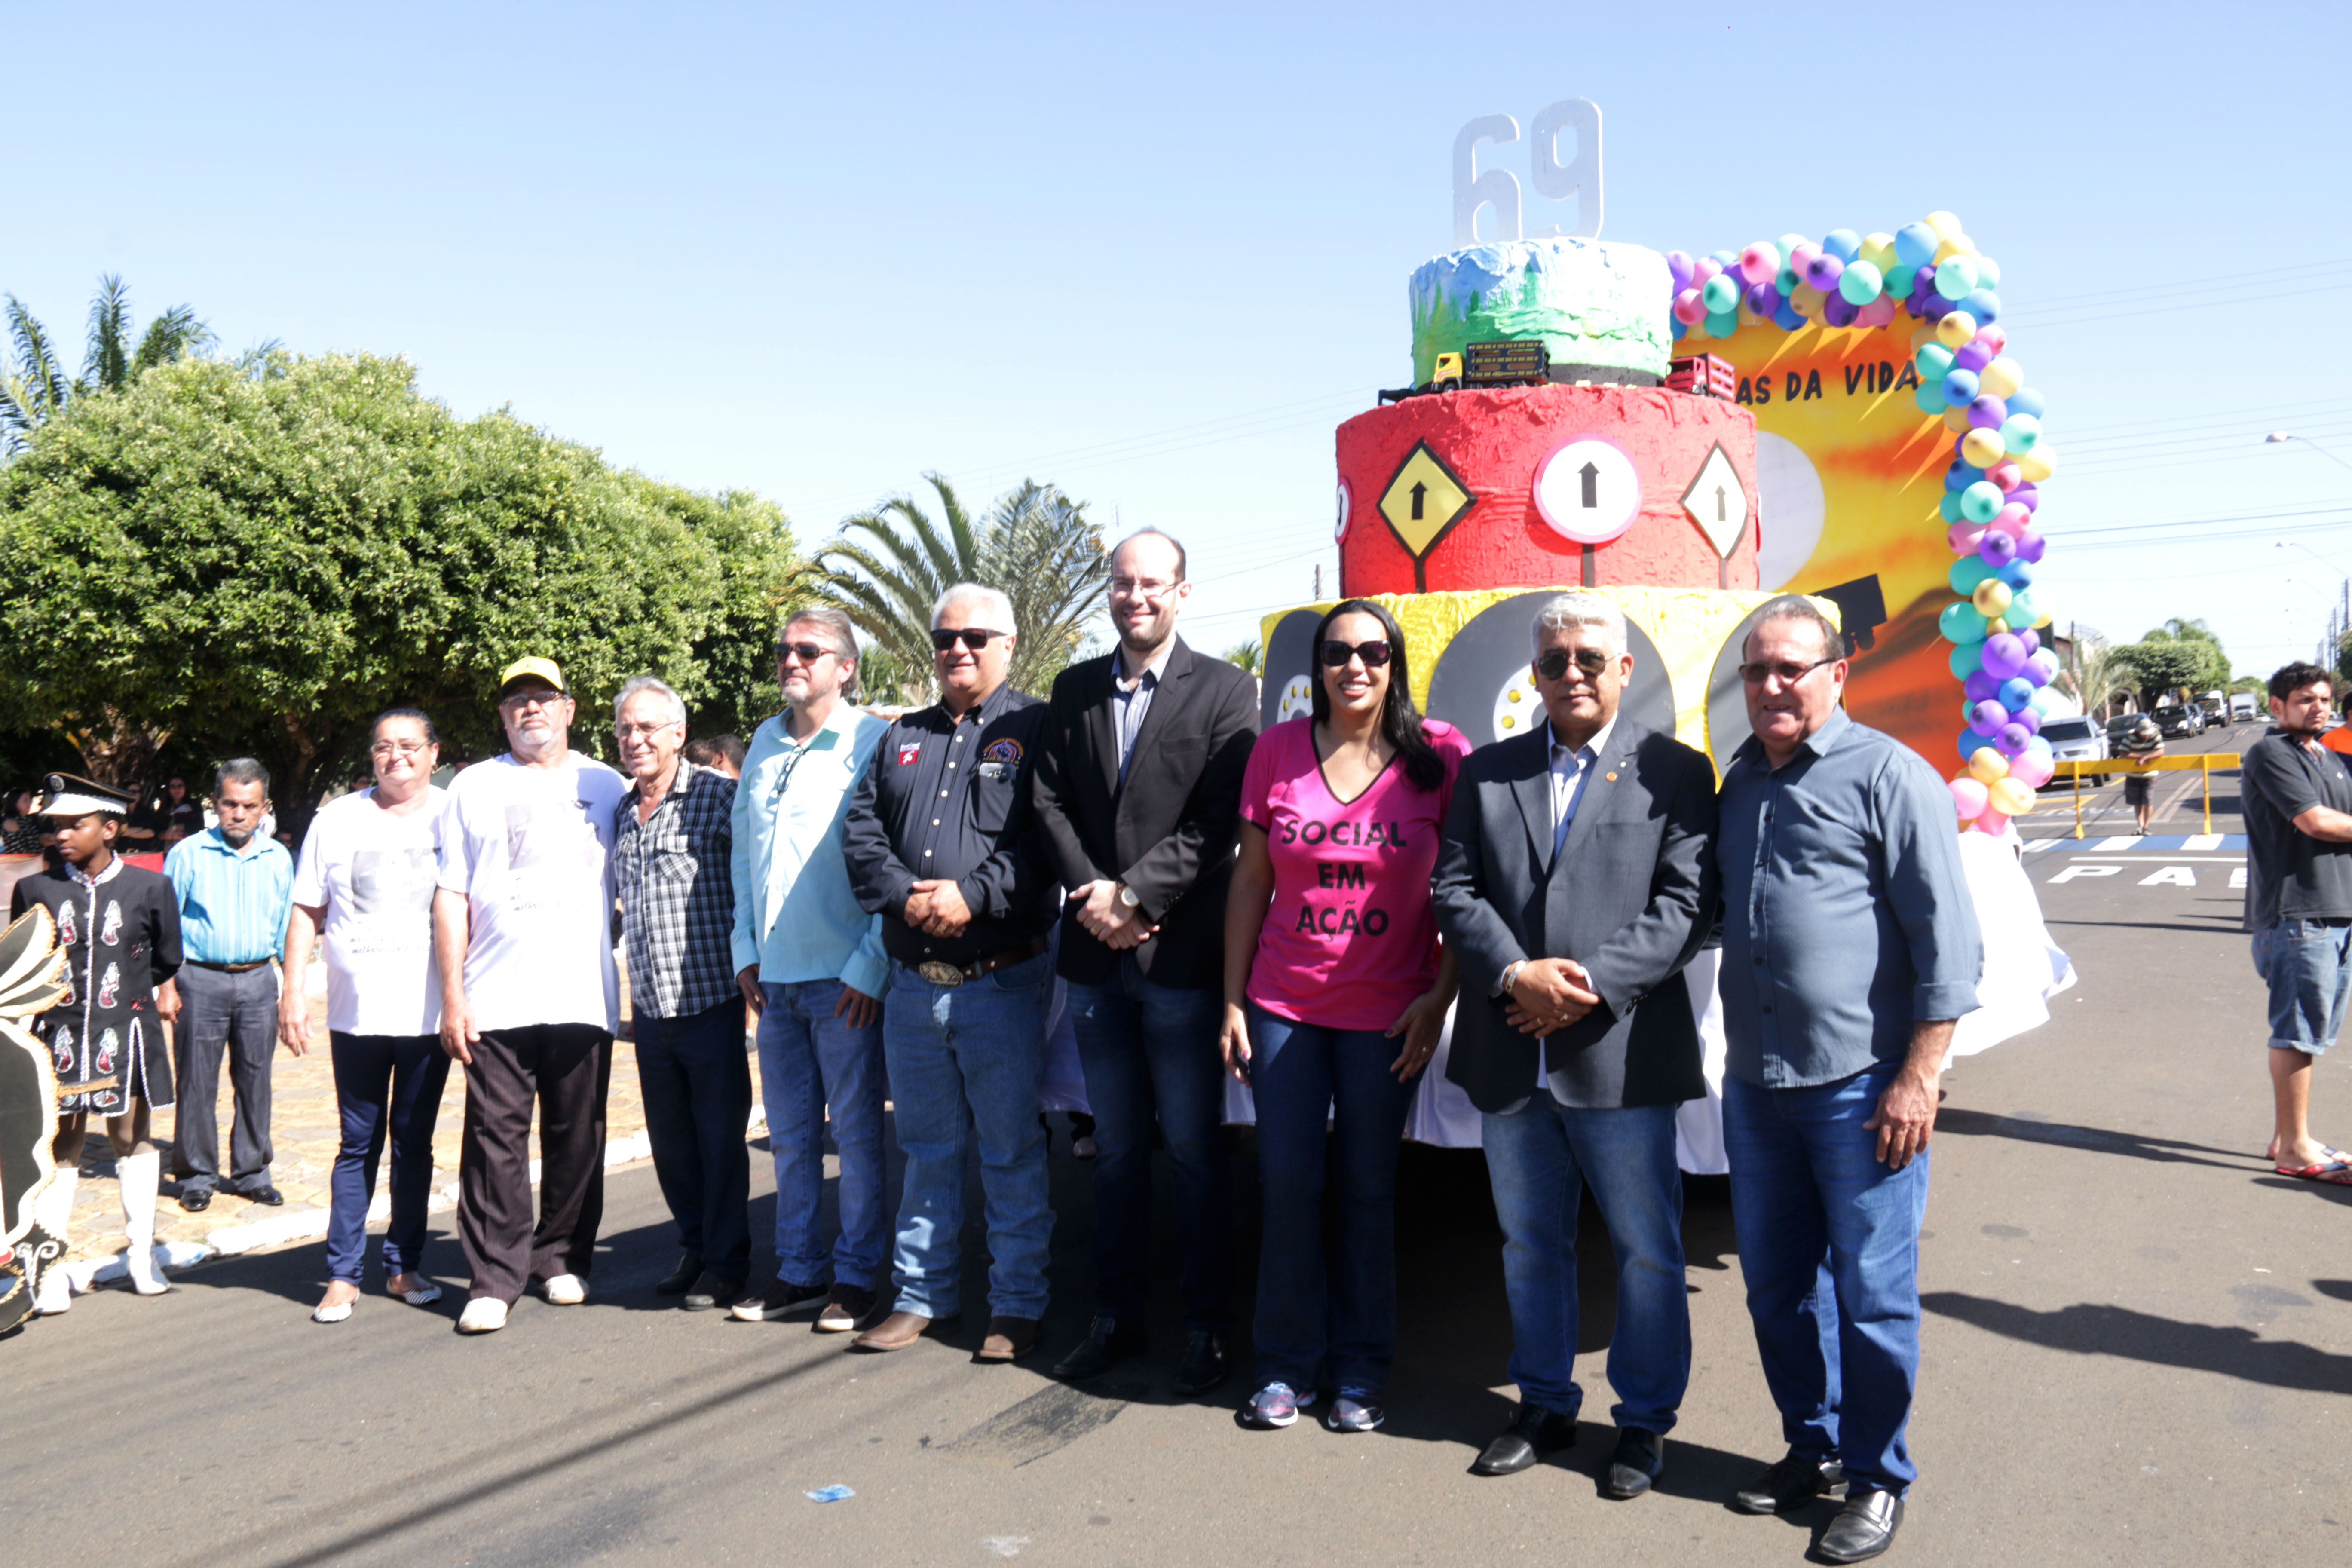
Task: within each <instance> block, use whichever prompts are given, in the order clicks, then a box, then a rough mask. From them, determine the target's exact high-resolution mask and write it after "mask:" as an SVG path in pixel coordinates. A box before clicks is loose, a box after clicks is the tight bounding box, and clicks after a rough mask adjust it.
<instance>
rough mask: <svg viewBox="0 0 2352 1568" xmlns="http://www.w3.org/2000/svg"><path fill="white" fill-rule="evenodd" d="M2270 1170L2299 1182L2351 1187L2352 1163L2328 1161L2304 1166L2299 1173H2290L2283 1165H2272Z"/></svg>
mask: <svg viewBox="0 0 2352 1568" xmlns="http://www.w3.org/2000/svg"><path fill="white" fill-rule="evenodd" d="M2331 1152H2332V1151H2331ZM2272 1169H2273V1170H2275V1171H2276V1172H2278V1173H2279V1174H2280V1175H2282V1176H2294V1177H2295V1178H2296V1179H2298V1180H2300V1181H2305V1182H2327V1183H2330V1184H2333V1185H2336V1186H2339V1187H2352V1162H2347V1161H2344V1160H2330V1161H2328V1162H2327V1163H2326V1164H2324V1165H2305V1167H2303V1169H2301V1170H2299V1171H2290V1170H2288V1169H2287V1168H2286V1167H2285V1166H2284V1165H2274V1166H2273V1167H2272Z"/></svg>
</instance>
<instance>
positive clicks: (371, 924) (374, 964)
mask: <svg viewBox="0 0 2352 1568" xmlns="http://www.w3.org/2000/svg"><path fill="white" fill-rule="evenodd" d="M447 799H448V796H447V795H446V793H445V792H443V791H441V790H437V789H427V790H426V791H425V804H424V805H421V806H419V807H417V809H416V810H415V812H413V813H411V814H410V815H409V816H395V815H394V814H393V813H392V812H389V811H386V810H384V809H383V807H381V806H379V805H376V804H375V791H373V790H372V789H366V790H360V791H358V792H357V793H355V794H352V795H344V796H342V797H341V799H339V800H333V801H330V802H328V803H327V805H324V806H322V807H321V808H320V812H319V815H318V816H314V817H312V818H311V819H310V832H309V833H308V834H307V835H305V836H304V837H303V839H302V853H301V855H300V856H299V857H298V858H296V860H295V862H294V901H295V902H296V903H298V904H302V905H305V906H307V907H309V908H310V909H317V908H318V907H319V906H320V905H321V904H323V905H325V906H326V910H327V924H326V930H325V932H324V935H325V939H326V940H325V943H324V946H325V949H326V959H327V1027H328V1028H330V1029H334V1030H338V1031H340V1032H341V1033H343V1034H346V1035H429V1034H432V1033H433V1032H434V1031H436V1030H437V1029H438V1028H440V1027H441V982H440V977H439V976H438V975H437V974H436V973H434V969H433V889H434V887H435V886H436V884H437V882H438V881H439V879H440V873H439V868H438V866H437V865H436V855H437V853H438V848H439V846H438V842H437V840H438V834H437V833H436V826H437V825H438V823H439V822H440V819H441V808H442V806H443V805H445V804H446V801H447Z"/></svg>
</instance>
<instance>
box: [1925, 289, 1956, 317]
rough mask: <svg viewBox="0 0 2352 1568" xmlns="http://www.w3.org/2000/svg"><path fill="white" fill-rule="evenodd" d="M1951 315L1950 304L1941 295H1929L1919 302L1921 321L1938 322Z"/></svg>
mask: <svg viewBox="0 0 2352 1568" xmlns="http://www.w3.org/2000/svg"><path fill="white" fill-rule="evenodd" d="M1951 313H1952V302H1951V301H1950V300H1947V299H1945V298H1944V297H1943V296H1942V295H1941V294H1930V295H1928V296H1927V298H1926V299H1925V300H1920V301H1919V318H1920V320H1922V321H1942V320H1943V319H1944V318H1945V317H1947V316H1948V315H1950V314H1951Z"/></svg>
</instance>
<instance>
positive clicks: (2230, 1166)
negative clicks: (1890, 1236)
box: [1936, 1106, 2260, 1171]
mask: <svg viewBox="0 0 2352 1568" xmlns="http://www.w3.org/2000/svg"><path fill="white" fill-rule="evenodd" d="M1936 1131H1937V1132H1938V1133H1939V1134H1942V1135H1945V1136H1948V1137H1958V1138H2014V1139H2017V1140H2019V1141H2020V1142H2026V1143H2057V1144H2063V1145H2064V1146H2066V1147H2068V1148H2074V1149H2095V1150H2097V1151H2098V1152H2101V1153H2104V1154H2128V1155H2130V1156H2131V1157H2132V1158H2133V1159H2136V1160H2154V1161H2156V1162H2158V1163H2161V1164H2168V1165H2211V1166H2213V1167H2215V1168H2216V1169H2219V1170H2225V1171H2242V1170H2247V1169H2250V1168H2254V1169H2258V1168H2259V1167H2260V1162H2258V1161H2256V1162H2249V1161H2248V1160H2246V1158H2245V1157H2244V1156H2241V1155H2238V1154H2235V1153H2233V1152H2231V1151H2230V1150H2227V1149H2215V1148H2210V1147H2209V1146H2207V1145H2205V1144H2202V1143H2190V1142H2184V1141H2182V1140H2181V1139H2178V1138H2151V1137H2149V1136H2147V1134H2145V1133H2140V1132H2116V1131H2111V1130H2109V1129H2107V1128H2104V1127H2078V1126H2075V1125H2074V1124H2072V1123H2070V1122H2064V1121H2034V1120H2033V1119H2032V1118H2031V1117H2023V1116H1996V1115H1994V1114H1992V1113H1991V1112H1990V1111H1984V1110H1958V1109H1955V1108H1954V1107H1952V1106H1946V1107H1944V1108H1943V1110H1940V1111H1938V1112H1937V1116H1936ZM2203 1154H2219V1155H2221V1159H2219V1160H2206V1159H2200V1158H2199V1156H2200V1155H2203Z"/></svg>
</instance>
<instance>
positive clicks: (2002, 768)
mask: <svg viewBox="0 0 2352 1568" xmlns="http://www.w3.org/2000/svg"><path fill="white" fill-rule="evenodd" d="M1969 777H1970V778H1972V779H1974V780H1976V781H1977V782H1978V783H1979V784H1992V783H1994V782H1996V781H1997V780H2000V779H2005V778H2007V777H2009V759H2008V758H2007V757H2004V756H2002V755H2001V754H2000V752H1996V751H1994V750H1993V749H1992V742H1990V741H1988V742H1985V743H1984V744H1983V745H1981V746H1979V747H1978V748H1977V749H1976V751H1975V752H1974V753H1973V754H1971V755H1970V756H1969Z"/></svg>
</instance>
